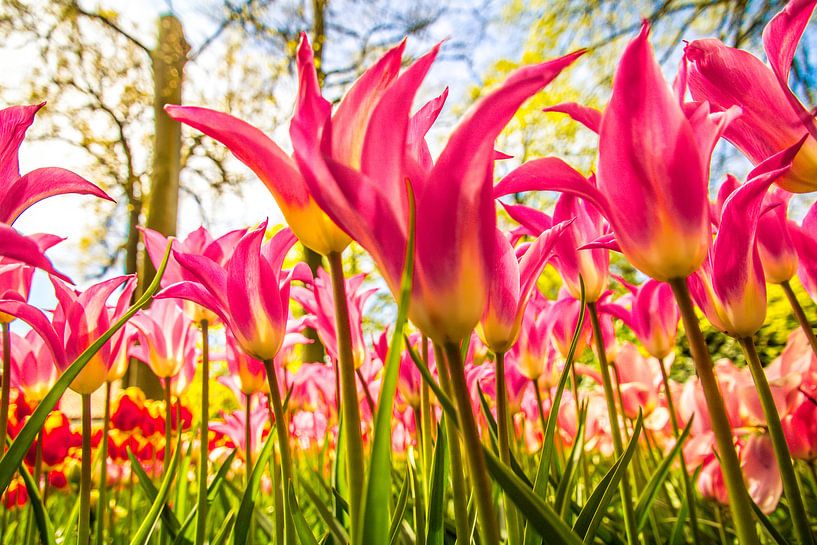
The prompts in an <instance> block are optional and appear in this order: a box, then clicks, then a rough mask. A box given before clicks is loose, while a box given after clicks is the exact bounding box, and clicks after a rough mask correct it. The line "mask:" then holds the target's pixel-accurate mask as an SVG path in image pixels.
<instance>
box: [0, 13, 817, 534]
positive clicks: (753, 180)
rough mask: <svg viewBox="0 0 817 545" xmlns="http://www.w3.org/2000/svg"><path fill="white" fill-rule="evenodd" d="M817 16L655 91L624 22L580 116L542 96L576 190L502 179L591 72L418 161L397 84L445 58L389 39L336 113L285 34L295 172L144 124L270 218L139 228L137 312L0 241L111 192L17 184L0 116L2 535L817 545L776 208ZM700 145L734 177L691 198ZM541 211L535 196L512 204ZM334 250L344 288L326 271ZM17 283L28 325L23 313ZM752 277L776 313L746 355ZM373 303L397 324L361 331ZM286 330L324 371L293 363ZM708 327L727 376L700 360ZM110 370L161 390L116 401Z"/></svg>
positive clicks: (524, 89)
mask: <svg viewBox="0 0 817 545" xmlns="http://www.w3.org/2000/svg"><path fill="white" fill-rule="evenodd" d="M815 5H817V1H816V0H792V1H791V2H790V3H789V4H788V5H787V6H786V7H785V9H783V10H782V11H781V12H779V13H778V14H777V15H775V17H774V18H773V19H772V20H771V22H770V23H769V24H768V26H767V27H766V28H765V31H764V32H763V47H764V50H765V55H766V60H765V61H764V60H761V59H759V58H758V57H756V56H754V55H753V54H751V53H749V52H747V51H743V50H738V49H734V48H731V47H728V46H727V45H725V44H724V43H722V42H720V41H719V40H717V39H714V38H713V39H700V40H694V41H691V42H689V43H687V44H686V46H685V49H684V56H683V59H682V61H681V63H680V66H679V67H678V71H677V75H676V76H675V78H674V79H673V80H671V81H669V80H667V79H666V78H665V75H664V72H663V71H662V68H661V66H660V65H659V63H658V61H657V60H656V57H655V54H654V51H653V48H652V45H651V41H650V24H649V22H647V21H645V22H644V23H643V25H642V28H641V30H640V32H638V33H637V35H636V34H634V35H632V36H630V37H629V38H628V39H629V43H628V44H627V46H626V49H624V51H623V54H622V55H621V56H620V58H619V59H618V62H617V68H616V71H615V74H614V75H613V80H612V81H613V84H612V85H613V86H612V93H611V95H610V99H609V102H608V103H607V105H606V106H605V107H604V108H603V110H596V109H593V108H590V107H587V106H583V105H580V104H577V103H562V104H552V105H550V106H549V107H548V108H547V111H550V112H559V113H563V114H565V115H567V116H569V117H570V118H572V119H573V120H574V121H575V122H577V123H579V124H581V125H583V126H584V128H585V129H586V130H587V131H589V132H588V135H591V136H589V137H593V136H592V133H595V135H597V141H598V147H597V158H596V163H595V172H592V173H589V174H587V175H585V174H583V173H581V172H579V171H578V170H576V169H574V168H573V167H572V166H571V165H569V164H568V163H567V162H565V161H564V160H563V159H561V158H559V157H556V156H551V157H532V158H529V159H528V160H526V161H524V162H522V163H521V164H520V166H518V167H516V168H514V169H513V170H511V171H510V172H509V173H507V174H505V175H503V176H498V175H495V171H494V164H495V162H496V161H498V160H500V159H503V158H506V156H505V155H504V154H503V153H501V152H500V151H499V150H497V149H495V148H496V140H497V137H498V136H499V135H500V133H501V132H502V130H503V129H504V127H505V126H506V125H507V124H508V122H509V121H510V120H511V118H512V117H513V116H514V114H515V113H516V112H517V111H518V110H519V108H520V107H521V106H522V104H523V103H524V102H525V101H526V100H527V99H529V98H530V97H532V96H534V95H536V94H537V93H539V92H540V91H542V90H543V89H544V88H546V87H549V88H553V87H557V86H559V85H560V78H561V77H563V76H561V74H562V73H564V72H567V71H570V70H575V69H578V68H577V67H580V66H581V63H582V60H583V56H585V55H592V54H593V53H592V52H587V51H583V50H582V51H576V52H572V53H567V54H566V55H565V56H563V57H560V58H556V59H553V60H550V61H547V62H544V63H541V64H535V65H528V66H524V67H522V68H519V69H517V70H516V71H515V72H513V73H511V74H510V75H509V76H508V77H507V79H505V80H504V81H503V82H501V83H500V84H499V85H498V86H496V87H495V88H493V89H491V90H490V91H486V92H484V93H483V94H482V97H481V98H480V99H479V100H478V101H477V102H476V103H474V104H473V106H472V107H471V109H470V110H468V112H467V113H465V114H464V115H463V116H462V117H461V119H460V121H459V123H458V124H457V126H456V127H455V128H454V129H453V130H452V131H451V133H450V136H449V137H448V139H447V141H446V142H445V145H444V146H443V148H442V151H441V152H440V153H439V154H438V155H437V156H436V158H435V157H433V156H432V153H431V151H430V148H429V145H428V143H427V141H426V135H427V133H428V131H429V129H430V128H431V127H432V126H433V124H434V123H435V122H436V120H437V117H438V115H439V113H440V111H441V109H442V108H443V105H444V103H445V101H446V97H447V90H446V91H443V92H442V94H440V95H439V96H438V97H437V98H434V99H432V100H430V101H429V102H427V103H425V104H416V102H417V101H415V95H417V94H418V90H419V89H421V87H422V86H423V83H424V80H425V79H426V75H427V73H428V71H429V69H430V68H431V67H432V65H433V63H434V62H435V59H436V57H437V56H438V52H439V48H440V46H439V45H438V46H437V47H434V48H432V49H431V50H430V51H428V52H427V53H425V54H424V55H422V56H420V57H418V58H416V59H414V60H413V61H412V62H407V61H406V60H405V59H404V58H403V55H404V48H405V42H403V43H400V44H397V45H395V46H394V47H393V48H391V49H389V50H388V51H387V52H386V53H385V54H384V55H383V56H382V57H381V58H380V59H378V60H377V61H376V62H374V63H373V64H371V65H370V66H369V67H368V68H367V69H366V71H365V72H364V73H363V74H362V75H361V76H360V77H359V78H358V79H357V80H356V81H355V83H354V84H353V85H352V86H351V88H350V89H349V90H348V92H347V93H346V94H345V96H344V97H343V99H342V100H341V101H340V102H339V103H337V104H332V103H330V102H329V101H328V100H327V99H326V98H324V96H323V95H322V94H321V89H320V87H319V84H318V77H317V74H316V67H315V64H316V61H315V60H314V58H313V50H312V48H311V46H310V43H309V41H308V39H307V38H306V36H305V35H303V36H302V37H301V40H300V43H299V44H298V47H297V52H296V59H295V62H296V64H297V74H298V88H297V94H296V96H295V104H294V113H293V114H292V117H291V121H290V123H289V126H288V128H289V135H290V137H291V144H292V150H293V152H292V153H291V154H290V153H287V152H285V151H284V150H283V149H282V148H281V147H279V145H278V144H276V143H275V142H274V141H273V140H272V139H270V138H269V137H268V136H267V135H265V134H264V133H263V132H261V131H260V130H258V129H256V128H255V127H254V126H252V125H251V124H249V123H247V122H245V121H242V120H240V119H237V118H235V117H233V116H231V115H228V114H227V113H222V112H219V111H215V110H211V109H208V108H206V107H199V106H190V105H173V106H167V107H166V108H165V111H166V112H167V114H168V115H169V116H170V117H171V118H172V119H174V120H176V121H178V122H179V123H182V124H183V125H185V126H186V128H185V130H190V131H195V132H196V134H203V135H205V136H206V137H208V138H212V139H214V140H216V141H218V142H219V143H220V144H222V145H223V146H225V147H226V148H228V149H229V150H230V151H231V152H232V153H233V154H234V155H235V157H237V158H238V159H239V160H240V161H241V162H243V163H245V164H246V165H247V166H248V167H249V168H250V169H251V170H252V171H253V172H254V173H255V175H257V177H258V178H260V179H261V181H263V183H264V184H265V186H266V187H267V188H268V189H269V191H270V193H271V194H272V196H273V197H274V199H275V201H276V203H277V204H278V206H279V207H280V209H281V211H282V213H283V216H284V218H285V220H286V224H287V225H286V226H272V225H268V223H267V221H266V220H263V218H258V221H259V223H256V224H255V225H252V226H248V227H246V228H244V229H240V230H236V231H231V232H228V233H211V232H209V231H208V230H207V229H205V228H204V227H201V228H199V229H197V230H195V231H193V232H192V233H190V234H189V235H187V236H182V237H179V238H174V237H166V236H164V235H163V234H161V233H159V232H156V231H153V230H151V229H147V228H145V229H142V230H141V238H142V241H143V244H144V247H145V251H146V252H147V253H148V254H149V256H150V259H151V260H152V262H153V264H154V266H155V268H156V270H157V274H156V276H155V277H154V278H153V280H152V282H145V284H146V287H145V288H144V289H143V290H140V291H139V292H137V291H136V290H137V278H136V277H135V276H133V275H128V276H116V277H112V278H108V279H106V280H103V281H100V282H97V283H95V284H92V285H90V286H88V287H86V288H85V289H84V290H77V289H76V288H75V287H74V285H73V283H72V281H71V279H69V278H68V277H67V276H65V275H64V274H62V273H61V272H59V271H58V270H56V269H55V267H54V266H53V265H52V263H51V261H50V259H49V258H48V257H46V254H47V253H48V251H49V249H50V248H51V247H53V246H54V245H56V244H58V243H60V242H61V240H62V239H61V238H60V237H59V236H56V235H51V234H34V235H24V234H22V233H20V232H19V231H17V230H16V229H15V228H14V227H13V224H14V222H15V220H16V219H17V217H18V216H19V215H20V214H21V213H22V212H23V211H24V210H26V209H27V208H28V207H29V206H32V205H36V203H37V202H38V201H40V200H42V199H45V198H48V197H51V196H54V195H60V194H68V193H75V194H81V195H86V197H85V198H87V199H89V200H90V199H93V198H99V199H107V198H108V196H107V195H106V194H105V193H104V192H103V191H102V190H100V189H99V188H98V187H97V186H96V185H94V184H93V183H91V182H89V181H87V180H86V179H84V178H83V177H81V176H80V175H78V174H75V173H73V172H70V171H68V170H64V169H61V168H42V169H37V170H34V171H32V172H28V173H26V174H22V175H21V173H20V168H19V165H18V159H17V153H18V148H19V147H20V146H21V145H24V138H25V136H26V131H27V129H28V128H29V127H30V126H31V125H32V123H36V114H37V112H38V110H40V108H42V107H43V104H40V105H32V106H11V107H8V108H6V109H4V110H2V111H0V170H1V171H2V175H0V184H2V189H0V220H2V222H3V223H2V224H0V324H2V356H3V361H2V392H0V396H1V398H0V399H1V401H2V406H0V453H1V454H2V457H1V458H0V492H2V495H0V498H1V500H0V503H1V504H2V507H0V544H3V545H12V544H13V545H18V544H22V545H32V544H35V543H43V544H48V545H51V544H63V543H64V544H73V543H77V544H79V545H88V544H94V545H102V544H108V543H114V544H133V545H143V544H148V543H151V544H157V545H170V544H181V545H202V544H205V543H209V544H212V545H221V544H228V543H230V544H234V545H245V544H256V545H257V544H266V543H273V544H288V545H289V544H293V545H294V544H300V545H314V544H332V545H347V544H348V545H392V544H394V545H400V544H403V545H408V544H418V545H443V544H455V543H456V544H458V545H470V544H479V545H498V544H500V543H506V544H508V545H539V544H542V543H545V544H561V545H580V544H582V543H584V544H595V543H605V544H626V545H640V544H652V543H656V544H658V543H661V544H664V543H666V544H672V545H675V544H682V543H714V544H720V545H727V544H732V543H739V544H741V545H759V544H761V543H762V544H764V545H765V544H776V545H782V544H787V543H788V544H792V545H794V544H798V545H814V544H815V543H817V338H815V332H814V325H815V323H816V322H817V316H816V315H815V314H817V307H815V301H817V205H814V206H812V207H811V209H810V210H809V211H808V212H807V213H806V215H805V217H804V218H803V219H802V220H798V221H794V220H793V219H790V218H789V217H788V208H789V199H790V197H791V195H792V194H794V193H797V194H803V193H812V192H817V124H815V122H814V119H813V111H810V110H809V109H808V108H807V107H806V106H804V105H803V104H802V103H801V102H800V100H799V99H798V98H797V97H796V96H795V94H794V92H793V91H792V90H791V89H790V88H789V83H788V79H789V72H790V70H791V65H792V60H793V57H794V55H795V51H796V50H797V47H798V43H799V42H800V40H801V37H802V34H803V32H804V30H805V28H806V26H807V25H808V23H809V19H810V17H811V15H812V12H813V10H814V8H815ZM583 130H584V129H583ZM721 139H725V140H727V141H728V142H730V143H731V144H732V145H733V146H734V147H736V148H737V149H738V150H739V151H740V152H741V153H742V154H743V155H745V156H746V158H747V159H748V160H749V161H751V163H752V164H753V165H754V169H753V170H752V171H751V172H750V173H749V174H748V175H747V176H746V177H745V179H738V178H736V177H734V176H732V175H729V176H727V177H726V179H725V180H722V179H721V180H714V179H711V178H714V177H713V176H711V175H710V164H711V162H712V155H713V150H714V148H715V145H716V144H717V143H718V142H719V141H720V140H721ZM534 192H551V193H550V195H551V196H553V195H555V197H554V198H555V207H553V208H552V209H551V208H549V209H548V210H541V209H537V208H534V207H530V206H527V205H525V204H519V203H521V202H524V197H525V195H528V194H533V193H534ZM511 196H514V197H516V198H510V197H511ZM262 220H263V221H262ZM350 244H356V245H358V246H359V247H360V248H361V249H362V250H363V251H365V252H366V253H367V254H368V256H370V258H371V263H372V264H373V268H372V270H371V271H369V272H368V273H367V274H356V275H352V274H347V273H348V272H349V271H344V261H343V254H344V251H345V250H346V249H347V247H348V246H349V245H350ZM300 245H302V246H303V247H307V248H309V249H311V250H313V251H315V252H317V253H318V254H320V255H321V256H322V263H323V264H322V266H321V267H319V268H318V269H317V270H316V271H313V270H312V269H310V267H308V266H307V265H306V264H305V263H303V262H300V261H299V259H298V256H299V255H301V254H300V249H299V248H300ZM614 254H619V255H620V256H622V259H623V260H626V262H627V263H629V264H630V265H631V266H632V267H634V268H635V269H636V270H637V271H638V272H637V274H636V277H637V282H635V283H633V282H632V281H627V280H625V279H624V278H621V277H618V276H616V275H614V274H612V272H611V267H610V260H611V256H612V255H614ZM546 267H550V268H551V270H555V271H557V272H558V276H559V277H560V279H561V290H560V291H559V293H558V296H557V297H556V298H555V299H553V298H548V297H546V296H545V294H544V292H543V291H542V290H541V289H540V278H541V276H542V274H543V271H544V270H545V268H546ZM35 269H39V270H42V271H44V272H45V273H47V275H48V280H49V281H50V283H51V284H52V286H53V291H54V293H55V296H56V305H55V306H54V307H53V308H38V307H37V306H35V305H33V304H31V303H30V302H29V293H30V291H31V286H32V278H33V275H34V272H35ZM372 279H377V280H376V281H372ZM767 285H776V286H777V287H776V288H775V289H782V292H783V293H785V295H786V297H787V300H788V302H789V304H790V313H791V315H792V316H794V317H795V318H796V323H798V324H799V327H798V328H795V329H793V330H792V331H785V332H783V333H784V334H785V336H787V337H788V342H787V344H786V346H785V348H784V349H783V351H782V353H781V354H780V355H779V356H777V357H775V358H774V359H771V358H770V359H771V361H764V357H763V356H762V355H761V354H763V352H762V351H759V350H758V347H757V345H756V342H757V340H758V337H759V335H758V331H759V330H760V329H761V327H763V326H764V324H765V323H766V322H767V317H766V310H767ZM800 285H802V287H803V288H805V291H803V290H801V289H800ZM378 286H379V287H378ZM795 288H796V289H795ZM377 292H380V293H379V295H380V296H387V297H390V298H392V300H393V301H394V304H395V308H396V314H395V316H394V317H393V318H392V319H391V320H390V321H389V323H388V326H387V327H385V328H384V329H381V330H379V331H377V332H375V333H374V334H372V332H371V331H370V329H367V328H365V327H364V323H365V322H366V318H367V316H366V313H367V311H368V310H367V309H369V308H370V306H367V302H368V301H370V300H371V298H372V297H373V296H374V295H375V294H376V293H377ZM805 294H808V295H809V296H810V298H811V299H812V300H807V297H806V296H805ZM12 322H16V323H17V325H15V327H14V328H12V327H11V324H12ZM20 324H25V326H24V327H18V326H19V325H20ZM306 328H311V329H313V330H314V331H316V332H317V337H318V339H319V340H320V342H321V343H322V345H323V347H324V348H325V351H326V358H325V359H324V361H304V359H305V358H304V357H302V354H303V345H306V344H308V343H311V342H313V339H311V338H308V337H307V336H306V335H305V333H306V331H305V330H306ZM709 329H713V330H716V331H717V332H719V333H718V334H719V335H722V336H726V337H730V338H731V339H733V342H734V343H735V344H736V346H739V348H740V351H741V354H742V357H740V358H735V359H734V360H730V359H723V358H720V359H718V358H714V357H713V355H712V353H711V352H710V347H709V346H708V345H707V342H706V339H705V337H704V333H703V332H704V331H706V330H709ZM134 365H137V366H145V365H146V366H149V368H150V370H151V371H152V372H153V374H155V375H156V376H157V377H159V379H160V381H161V384H162V389H163V397H162V398H160V399H151V398H149V397H148V396H147V395H146V394H145V393H144V392H143V391H142V390H140V389H139V388H138V387H135V386H130V387H127V386H125V385H122V384H121V381H122V379H123V377H125V376H126V371H127V370H128V367H129V366H134ZM194 385H195V392H196V395H195V396H193V395H191V391H192V390H193V389H194V388H193V386H194ZM69 389H70V390H73V391H74V392H76V393H77V394H79V398H80V399H81V407H80V413H81V418H79V419H77V421H74V420H72V419H70V418H69V417H68V416H67V414H66V413H65V412H63V411H62V410H61V401H63V399H62V398H63V396H64V394H65V393H66V391H68V390H69ZM98 391H100V392H102V393H104V395H103V396H102V397H100V399H103V400H104V402H102V403H101V404H100V403H94V404H93V405H92V403H91V394H93V393H95V392H98ZM217 391H218V392H220V394H218V395H216V392H217ZM97 395H99V394H97ZM225 396H226V397H225ZM95 399H96V398H95ZM225 399H226V401H225ZM216 400H218V402H216Z"/></svg>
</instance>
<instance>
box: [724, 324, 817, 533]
mask: <svg viewBox="0 0 817 545" xmlns="http://www.w3.org/2000/svg"><path fill="white" fill-rule="evenodd" d="M739 342H740V346H741V348H743V353H744V355H745V356H746V362H747V363H748V364H749V370H750V371H751V372H752V378H753V379H754V381H755V388H756V389H757V394H758V397H759V398H760V405H761V407H763V415H764V416H765V417H766V426H767V427H768V429H769V438H770V439H771V440H772V446H773V447H774V456H775V459H777V467H778V469H779V471H780V478H781V480H782V481H783V492H784V493H785V494H786V499H787V500H788V502H789V513H790V515H791V518H792V523H793V524H794V532H795V534H796V535H797V540H798V541H799V542H800V543H801V545H813V544H814V538H813V537H812V534H811V529H810V528H809V523H808V515H807V514H806V507H805V505H804V504H803V495H802V494H801V493H800V485H799V483H798V482H797V474H796V473H795V471H794V465H793V464H792V461H791V455H790V454H789V447H788V445H787V444H786V436H785V435H784V434H783V426H782V425H781V424H780V415H779V414H778V413H777V407H775V404H774V397H773V396H772V390H771V388H770V387H769V381H768V380H767V378H766V373H765V372H764V371H763V364H761V363H760V357H759V356H758V354H757V349H756V348H755V342H754V340H752V338H751V337H744V338H742V339H740V340H739Z"/></svg>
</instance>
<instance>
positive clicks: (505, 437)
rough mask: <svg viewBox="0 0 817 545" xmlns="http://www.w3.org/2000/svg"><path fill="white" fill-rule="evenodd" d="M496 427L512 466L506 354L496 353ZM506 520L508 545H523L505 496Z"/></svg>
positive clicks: (502, 458) (501, 456)
mask: <svg viewBox="0 0 817 545" xmlns="http://www.w3.org/2000/svg"><path fill="white" fill-rule="evenodd" d="M496 427H497V436H498V439H499V459H500V461H501V462H502V463H503V464H505V465H507V466H508V467H510V466H511V432H510V430H511V415H510V413H509V412H508V389H507V386H506V385H505V353H504V352H497V353H496ZM505 519H506V524H507V526H508V544H509V545H516V544H518V543H522V529H521V527H520V525H519V515H518V514H517V512H516V508H515V507H514V504H513V502H512V501H511V498H510V497H509V496H508V495H507V494H505Z"/></svg>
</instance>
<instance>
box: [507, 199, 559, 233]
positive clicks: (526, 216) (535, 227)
mask: <svg viewBox="0 0 817 545" xmlns="http://www.w3.org/2000/svg"><path fill="white" fill-rule="evenodd" d="M499 204H501V205H502V208H504V209H505V211H506V212H507V213H508V215H509V216H510V217H511V219H513V220H514V221H515V222H516V223H518V224H519V225H521V226H522V227H524V228H525V230H527V232H528V234H529V235H531V236H534V237H535V236H539V235H540V234H542V232H544V231H546V230H548V229H550V228H551V227H553V219H552V218H551V217H550V216H548V215H547V214H545V213H544V212H540V211H539V210H536V209H535V208H531V207H530V206H525V205H522V204H505V203H504V202H502V201H499Z"/></svg>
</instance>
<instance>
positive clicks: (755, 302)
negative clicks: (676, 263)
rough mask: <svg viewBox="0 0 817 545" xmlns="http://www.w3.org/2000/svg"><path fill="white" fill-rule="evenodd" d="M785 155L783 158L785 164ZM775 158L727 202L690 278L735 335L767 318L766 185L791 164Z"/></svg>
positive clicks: (701, 299)
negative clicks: (761, 221) (762, 238)
mask: <svg viewBox="0 0 817 545" xmlns="http://www.w3.org/2000/svg"><path fill="white" fill-rule="evenodd" d="M786 159H788V160H790V158H787V157H782V158H780V160H781V162H782V163H784V164H785V163H786ZM775 166H778V162H777V160H776V158H775V157H773V158H771V159H770V161H769V162H765V163H763V164H761V165H760V166H759V167H757V168H756V169H755V170H754V171H753V172H751V173H750V174H749V181H747V182H746V183H745V184H744V185H742V186H740V187H739V188H738V189H737V190H735V191H734V192H733V193H732V194H731V195H730V196H729V197H728V198H727V199H726V200H725V202H724V205H723V210H722V212H721V219H720V225H719V228H718V234H717V236H716V237H715V242H714V243H713V245H712V249H711V250H710V252H709V256H708V259H707V260H706V262H705V263H704V265H703V267H702V268H701V269H700V270H699V271H698V272H697V273H696V274H695V275H694V276H691V277H690V278H689V279H688V281H687V283H688V285H689V288H690V291H691V293H692V296H693V298H694V299H695V301H696V302H697V303H698V306H700V307H701V310H703V312H704V314H705V315H706V317H707V319H708V320H709V322H710V323H711V324H712V325H714V326H715V327H717V328H718V329H720V330H721V331H724V332H726V333H728V334H729V335H732V336H734V337H737V338H744V337H751V336H752V335H754V334H755V332H757V330H758V329H760V328H761V326H762V325H763V322H764V321H765V319H766V281H765V278H764V276H763V266H762V265H761V262H760V254H759V252H758V248H757V245H756V243H755V234H756V231H757V225H758V218H759V217H760V214H761V211H762V210H761V206H762V203H763V198H764V196H765V194H766V190H767V189H768V188H769V186H770V185H771V184H772V183H773V182H774V181H775V180H776V179H777V178H778V177H779V176H780V175H781V174H783V173H785V172H786V170H787V167H786V166H784V167H782V168H776V169H774V170H771V169H770V167H771V168H773V167H775Z"/></svg>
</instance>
